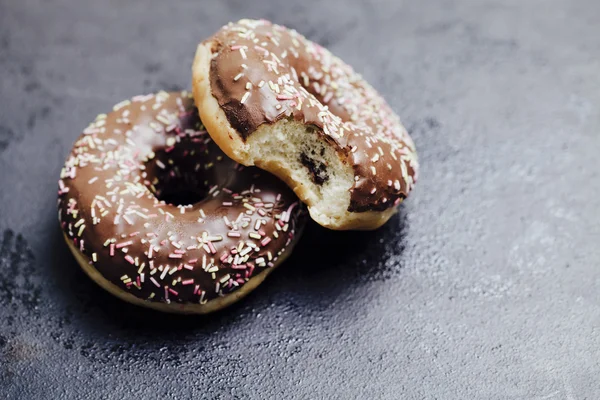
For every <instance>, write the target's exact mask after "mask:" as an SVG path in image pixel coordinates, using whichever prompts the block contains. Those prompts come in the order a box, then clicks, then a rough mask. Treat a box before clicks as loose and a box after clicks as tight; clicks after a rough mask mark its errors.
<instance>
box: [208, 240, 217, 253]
mask: <svg viewBox="0 0 600 400" xmlns="http://www.w3.org/2000/svg"><path fill="white" fill-rule="evenodd" d="M208 248H209V249H210V252H211V253H212V254H216V253H217V249H215V246H213V244H212V242H208Z"/></svg>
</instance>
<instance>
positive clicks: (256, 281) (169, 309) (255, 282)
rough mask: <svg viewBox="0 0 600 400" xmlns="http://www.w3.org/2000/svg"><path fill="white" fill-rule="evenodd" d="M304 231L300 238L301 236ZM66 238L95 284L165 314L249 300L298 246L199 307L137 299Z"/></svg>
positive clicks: (210, 309) (199, 311)
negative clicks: (103, 272)
mask: <svg viewBox="0 0 600 400" xmlns="http://www.w3.org/2000/svg"><path fill="white" fill-rule="evenodd" d="M300 234H301V232H300V233H299V234H298V235H297V237H298V236H300ZM63 238H64V239H65V242H66V243H67V246H68V247H69V249H70V250H71V253H73V256H74V257H75V260H77V263H78V264H79V266H80V267H81V269H82V270H83V271H84V272H85V273H86V275H87V276H89V277H90V279H91V280H92V281H94V282H95V283H97V284H98V285H99V286H100V287H101V288H102V289H104V290H106V291H107V292H109V293H110V294H112V295H113V296H116V297H118V298H119V299H121V300H123V301H126V302H127V303H130V304H134V305H136V306H141V307H145V308H150V309H153V310H156V311H161V312H165V313H172V314H190V315H191V314H209V313H213V312H216V311H219V310H221V309H223V308H226V307H228V306H230V305H232V304H234V303H236V302H237V301H239V300H241V299H243V298H244V297H246V296H247V295H248V294H249V293H250V292H252V291H253V290H254V289H256V287H258V286H259V285H260V284H261V283H262V282H263V281H264V280H265V278H266V277H267V276H268V275H269V274H270V273H271V272H273V270H275V269H276V268H277V267H278V266H279V265H280V264H281V263H283V262H284V261H285V260H286V259H287V258H288V256H289V255H290V254H291V253H292V251H293V248H294V246H295V245H296V242H297V239H295V240H294V241H293V242H292V243H290V245H289V247H288V248H287V249H286V252H284V253H283V254H282V255H281V256H280V258H279V259H278V260H277V262H276V263H275V265H274V266H273V267H270V268H266V269H265V270H263V271H262V272H261V273H260V274H258V275H256V276H254V277H252V278H250V279H249V280H248V282H246V283H245V284H244V285H243V286H242V287H241V288H240V289H238V290H236V291H235V292H233V293H231V294H228V295H226V296H224V297H218V298H216V299H214V300H210V301H208V302H207V303H205V304H196V303H177V302H172V303H171V304H167V303H162V302H152V301H147V300H144V299H141V298H139V297H136V296H134V295H133V294H131V293H128V292H127V291H125V290H123V289H121V288H119V287H118V286H117V285H115V284H114V283H112V282H110V281H109V280H107V279H106V278H104V277H103V276H102V274H100V272H98V270H96V269H95V268H94V267H93V266H92V265H91V263H90V260H89V259H88V257H87V256H85V255H84V254H83V253H81V252H80V251H79V250H78V249H77V248H76V247H75V246H74V245H73V243H72V242H71V240H69V237H68V236H67V235H66V234H65V233H64V232H63Z"/></svg>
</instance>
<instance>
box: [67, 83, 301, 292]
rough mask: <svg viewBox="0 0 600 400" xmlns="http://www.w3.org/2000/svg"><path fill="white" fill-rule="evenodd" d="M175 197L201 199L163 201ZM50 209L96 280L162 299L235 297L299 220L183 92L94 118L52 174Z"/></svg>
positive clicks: (270, 261) (294, 202) (274, 184)
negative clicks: (54, 197) (226, 149)
mask: <svg viewBox="0 0 600 400" xmlns="http://www.w3.org/2000/svg"><path fill="white" fill-rule="evenodd" d="M182 189H185V190H187V191H192V192H193V193H194V196H204V197H205V198H204V199H203V200H200V201H198V202H196V203H195V204H192V205H174V204H166V203H165V202H164V201H161V200H160V198H165V197H168V196H170V195H172V194H173V193H174V192H177V191H180V190H182ZM58 208H59V219H60V221H61V226H62V228H63V230H64V232H65V233H66V234H67V235H68V237H69V238H70V239H71V240H73V244H74V245H75V247H76V248H78V249H80V251H81V252H82V253H83V254H84V255H85V256H86V257H87V258H88V259H89V260H90V263H91V264H92V265H93V266H94V267H95V268H96V269H97V270H98V272H100V274H102V276H104V277H105V278H106V279H108V280H109V281H110V282H112V283H114V284H116V285H117V286H118V287H120V288H122V289H124V290H126V291H128V292H129V293H131V294H133V295H135V296H137V297H139V298H142V299H148V300H150V301H158V302H167V303H169V302H179V303H206V302H207V301H210V300H211V299H214V298H217V297H219V296H225V295H227V294H229V293H231V292H233V291H235V290H236V289H238V288H239V287H241V286H243V285H244V284H245V282H247V281H248V280H249V279H250V278H252V277H253V276H256V275H257V274H260V273H261V272H262V271H264V270H265V269H266V268H269V267H273V266H274V265H275V263H276V262H277V260H278V257H280V256H281V254H282V253H283V252H284V251H286V249H288V247H289V246H290V245H291V244H292V242H293V239H294V235H295V234H296V232H297V229H298V228H299V227H300V226H301V224H303V223H304V221H305V212H304V211H303V207H302V205H301V204H298V199H297V198H296V196H295V195H294V194H293V193H292V192H291V191H290V190H289V189H288V188H287V187H286V186H285V185H284V184H283V183H281V182H280V181H279V180H278V179H277V178H275V177H273V176H271V175H270V174H268V173H266V172H265V171H261V170H259V169H257V168H246V167H243V166H240V165H238V164H236V163H235V162H233V161H232V160H230V159H229V158H227V157H226V156H224V154H223V153H222V152H221V151H220V150H219V148H218V147H217V146H216V145H215V144H214V142H213V141H212V140H211V138H210V136H208V134H207V133H206V131H205V130H204V128H203V126H202V124H201V122H200V120H199V118H198V114H197V110H196V109H195V108H194V107H193V101H192V99H191V98H190V96H189V95H188V94H187V93H185V92H183V93H166V92H160V93H159V94H157V95H148V96H138V97H135V98H133V99H132V101H131V102H129V101H127V102H123V103H120V104H118V105H117V106H115V108H114V111H113V112H111V113H110V114H108V115H100V116H98V118H97V119H96V121H94V122H93V123H92V124H91V125H90V126H89V127H88V128H87V129H86V130H85V131H84V133H83V134H82V135H81V136H80V138H79V139H78V140H77V142H76V143H75V146H74V148H73V150H72V152H71V155H70V156H69V158H68V159H67V162H66V164H65V167H64V168H63V170H62V172H61V179H60V181H59V203H58ZM151 248H152V250H150V249H151Z"/></svg>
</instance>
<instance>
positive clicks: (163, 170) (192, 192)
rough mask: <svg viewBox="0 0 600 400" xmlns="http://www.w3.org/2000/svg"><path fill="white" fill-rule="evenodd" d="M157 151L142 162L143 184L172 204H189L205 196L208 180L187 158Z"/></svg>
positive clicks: (162, 199) (160, 198)
mask: <svg viewBox="0 0 600 400" xmlns="http://www.w3.org/2000/svg"><path fill="white" fill-rule="evenodd" d="M162 153H163V154H157V156H156V158H154V159H153V160H151V161H149V162H147V163H146V171H147V177H148V178H147V179H146V181H145V184H146V186H147V187H148V189H149V190H150V192H151V193H152V194H153V195H154V196H155V197H156V198H157V199H158V200H161V201H164V202H165V203H167V204H170V205H173V206H189V205H193V204H196V203H199V202H201V201H203V200H204V199H206V198H207V197H208V192H209V190H210V188H209V185H208V181H207V180H206V179H205V177H204V176H203V174H202V173H201V172H196V170H197V169H198V168H196V166H195V165H197V163H196V164H194V163H193V162H191V160H188V159H185V158H182V157H177V154H174V155H172V156H169V157H167V156H166V155H165V154H164V152H162Z"/></svg>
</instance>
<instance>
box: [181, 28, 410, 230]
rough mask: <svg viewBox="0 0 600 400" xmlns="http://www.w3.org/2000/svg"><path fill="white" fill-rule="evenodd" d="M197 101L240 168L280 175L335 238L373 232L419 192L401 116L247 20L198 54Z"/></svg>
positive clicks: (319, 55)
mask: <svg viewBox="0 0 600 400" xmlns="http://www.w3.org/2000/svg"><path fill="white" fill-rule="evenodd" d="M192 72H193V87H194V98H195V100H196V104H197V106H198V109H199V111H200V115H201V116H202V119H203V121H204V123H205V125H206V128H207V129H208V132H209V133H210V135H211V136H212V137H213V139H214V140H215V141H216V142H217V144H219V146H220V148H221V149H222V150H223V151H224V152H225V153H227V154H228V155H229V156H230V157H231V158H233V159H234V160H236V161H238V162H240V163H242V164H244V165H256V166H258V167H261V168H263V169H265V170H267V171H269V172H271V173H274V174H276V175H278V176H279V177H280V178H281V179H283V180H285V181H286V182H287V183H288V185H289V186H290V187H291V188H292V189H293V190H294V191H295V192H296V194H297V195H298V196H299V197H300V199H301V200H302V201H304V202H305V203H306V204H307V205H308V207H309V211H310V215H311V217H312V218H313V219H314V220H315V221H316V222H318V223H319V224H321V225H323V226H326V227H329V228H332V229H374V228H377V227H378V226H380V225H381V224H383V223H385V222H386V221H387V220H388V219H389V217H390V216H391V215H392V214H393V213H394V212H395V209H396V208H397V206H398V204H399V203H400V202H401V201H402V200H403V199H404V198H406V196H407V195H408V193H409V192H410V191H411V189H412V188H413V186H414V184H415V182H416V179H417V175H418V162H417V156H416V151H415V146H414V144H413V141H412V140H411V138H410V136H409V135H408V133H407V132H406V129H404V127H403V126H402V124H401V123H400V119H399V118H398V116H397V115H396V114H395V113H394V112H393V111H392V109H391V108H390V107H389V106H388V104H387V103H386V102H385V100H384V99H383V98H382V97H381V96H380V95H379V94H378V93H377V92H376V91H375V89H373V87H372V86H370V85H369V84H368V83H367V82H366V81H364V80H363V79H362V77H361V76H360V75H359V74H357V73H356V72H354V70H353V69H352V68H351V67H350V66H349V65H347V64H345V63H344V62H343V61H342V60H340V59H339V58H337V57H335V56H334V55H332V54H331V53H330V52H329V51H328V50H327V49H324V48H323V47H321V46H319V45H318V44H316V43H313V42H311V41H309V40H307V39H306V38H305V37H304V36H302V35H300V34H298V33H297V32H296V31H294V30H290V29H287V28H285V27H283V26H279V25H275V24H271V23H270V22H268V21H264V20H260V21H256V20H247V19H245V20H241V21H239V22H237V23H230V24H228V25H226V26H224V27H223V28H222V29H220V30H219V31H218V32H217V33H216V34H215V35H214V36H213V37H211V38H209V39H208V40H206V41H204V42H203V43H201V44H200V45H199V46H198V50H197V52H196V58H195V60H194V66H193V71H192Z"/></svg>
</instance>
